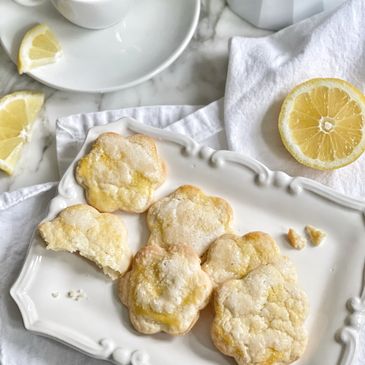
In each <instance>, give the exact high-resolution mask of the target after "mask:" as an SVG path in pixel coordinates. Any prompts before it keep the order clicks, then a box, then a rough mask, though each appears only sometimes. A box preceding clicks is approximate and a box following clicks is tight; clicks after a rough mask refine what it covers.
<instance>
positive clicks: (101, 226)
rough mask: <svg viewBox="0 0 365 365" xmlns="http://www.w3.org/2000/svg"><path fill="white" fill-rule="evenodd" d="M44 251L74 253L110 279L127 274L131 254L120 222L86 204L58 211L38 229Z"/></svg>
mask: <svg viewBox="0 0 365 365" xmlns="http://www.w3.org/2000/svg"><path fill="white" fill-rule="evenodd" d="M38 229H39V232H40V234H41V236H42V238H43V239H44V240H45V242H46V244H47V249H50V250H54V251H69V252H78V253H79V254H80V255H81V256H84V257H86V258H87V259H89V260H91V261H93V262H94V263H95V264H96V265H97V266H99V267H100V268H101V269H102V270H103V271H104V273H105V274H107V275H109V276H110V277H111V278H112V279H116V278H117V277H118V276H119V275H121V274H124V272H125V271H127V269H128V267H129V264H130V262H131V259H132V252H131V250H130V249H129V246H128V244H127V231H126V228H125V226H124V223H123V221H122V220H121V219H120V218H119V217H118V216H115V215H113V214H108V213H99V212H98V211H97V210H96V209H94V208H93V207H90V206H89V205H86V204H79V205H72V206H70V207H67V208H66V209H64V210H62V211H61V213H60V214H59V215H58V216H57V217H56V218H55V219H53V220H52V221H50V222H43V223H41V224H40V225H39V227H38Z"/></svg>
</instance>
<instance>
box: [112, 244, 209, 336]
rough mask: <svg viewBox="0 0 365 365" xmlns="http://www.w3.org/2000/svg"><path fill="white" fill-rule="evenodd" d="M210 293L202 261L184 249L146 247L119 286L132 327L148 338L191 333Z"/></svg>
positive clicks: (190, 249) (191, 251) (156, 246)
mask: <svg viewBox="0 0 365 365" xmlns="http://www.w3.org/2000/svg"><path fill="white" fill-rule="evenodd" d="M211 291H212V283H211V281H210V279H209V277H208V275H207V274H206V273H205V272H204V271H203V270H201V267H200V259H199V257H198V256H197V255H196V253H195V252H194V251H193V250H192V248H191V247H189V246H184V245H170V246H167V247H166V248H165V247H161V246H158V245H154V244H151V245H146V246H145V247H143V248H142V249H141V250H139V251H138V252H137V254H136V256H135V257H134V259H133V263H132V269H131V271H129V272H128V273H127V274H126V275H125V276H124V277H123V278H121V279H120V286H119V295H120V299H121V301H122V302H123V303H124V304H125V305H126V306H127V307H128V309H129V316H130V320H131V322H132V324H133V326H134V327H135V329H136V330H137V331H139V332H141V333H145V334H152V333H157V332H160V331H163V332H166V333H169V334H171V335H183V334H185V333H187V332H189V331H190V329H191V328H192V326H193V325H194V323H195V322H196V321H197V319H198V317H199V311H200V310H201V309H202V308H204V307H205V306H206V305H207V303H208V301H209V297H210V294H211Z"/></svg>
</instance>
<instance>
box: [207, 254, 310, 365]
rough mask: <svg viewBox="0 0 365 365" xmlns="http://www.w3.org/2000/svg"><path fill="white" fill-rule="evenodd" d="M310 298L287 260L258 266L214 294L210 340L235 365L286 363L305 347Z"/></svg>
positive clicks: (294, 358)
mask: <svg viewBox="0 0 365 365" xmlns="http://www.w3.org/2000/svg"><path fill="white" fill-rule="evenodd" d="M308 307H309V305H308V299H307V296H306V294H305V293H304V292H303V290H302V289H300V288H299V286H298V284H297V283H296V275H295V268H294V267H293V266H292V264H291V263H290V261H289V260H287V259H281V260H279V261H278V262H277V263H272V264H267V265H262V266H259V267H258V268H257V269H255V270H253V271H251V272H250V273H249V274H247V275H246V276H245V277H244V278H243V279H238V280H237V279H232V280H228V281H226V282H225V283H223V284H222V285H221V286H219V287H218V288H217V289H216V291H215V296H214V309H215V317H214V321H213V325H212V330H211V334H212V339H213V342H214V344H215V346H216V347H217V348H218V349H219V350H220V351H221V352H223V353H224V354H226V355H228V356H231V357H233V358H234V359H235V360H236V362H237V363H238V364H239V365H268V364H270V365H285V364H291V363H292V362H294V361H296V360H298V359H299V358H300V356H301V355H302V354H303V352H304V350H305V348H306V345H307V333H306V330H305V328H304V322H305V319H306V317H307V315H308Z"/></svg>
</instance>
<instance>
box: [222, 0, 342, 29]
mask: <svg viewBox="0 0 365 365" xmlns="http://www.w3.org/2000/svg"><path fill="white" fill-rule="evenodd" d="M344 1H345V0H227V2H228V5H229V6H230V7H231V9H232V10H233V11H234V12H235V13H236V14H238V15H239V16H240V17H241V18H243V19H245V20H247V21H249V22H250V23H252V24H253V25H255V26H257V27H259V28H264V29H271V30H278V29H281V28H284V27H286V26H288V25H290V24H293V23H296V22H298V21H300V20H303V19H305V18H308V17H310V16H312V15H314V14H317V13H320V12H322V11H327V10H332V9H334V8H335V7H337V6H338V5H340V4H341V3H343V2H344Z"/></svg>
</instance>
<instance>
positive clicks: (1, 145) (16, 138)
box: [0, 91, 44, 175]
mask: <svg viewBox="0 0 365 365" xmlns="http://www.w3.org/2000/svg"><path fill="white" fill-rule="evenodd" d="M43 102H44V95H43V94H42V93H37V92H33V91H17V92H14V93H12V94H9V95H6V96H4V97H2V98H1V99H0V169H1V170H3V171H5V172H7V173H8V174H9V175H11V174H12V173H13V172H14V168H15V165H16V163H17V161H18V159H19V157H20V153H21V150H22V147H23V145H24V143H25V142H26V141H27V140H28V139H29V137H30V131H31V127H32V125H33V123H34V121H35V118H36V117H37V114H38V113H39V111H40V109H41V108H42V105H43Z"/></svg>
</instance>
